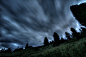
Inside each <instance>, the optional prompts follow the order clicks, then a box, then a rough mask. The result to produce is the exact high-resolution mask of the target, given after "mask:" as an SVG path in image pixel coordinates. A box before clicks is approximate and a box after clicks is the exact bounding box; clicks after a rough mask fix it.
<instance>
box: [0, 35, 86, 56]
mask: <svg viewBox="0 0 86 57" xmlns="http://www.w3.org/2000/svg"><path fill="white" fill-rule="evenodd" d="M10 56H11V57H86V37H84V38H82V39H80V40H78V41H75V42H71V43H64V44H61V45H59V46H56V47H52V46H51V45H49V46H46V47H41V48H37V49H34V48H29V49H25V50H22V51H18V52H13V53H1V54H0V57H10Z"/></svg>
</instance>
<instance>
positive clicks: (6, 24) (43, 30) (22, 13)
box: [0, 0, 84, 49]
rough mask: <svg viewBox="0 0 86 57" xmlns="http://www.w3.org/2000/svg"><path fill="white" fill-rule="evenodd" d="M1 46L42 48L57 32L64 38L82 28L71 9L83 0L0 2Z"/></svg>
mask: <svg viewBox="0 0 86 57" xmlns="http://www.w3.org/2000/svg"><path fill="white" fill-rule="evenodd" d="M0 1H1V2H0V8H1V9H0V15H1V17H0V30H1V33H0V34H1V36H0V43H1V47H0V48H2V47H5V48H8V47H10V48H12V49H14V48H16V47H17V46H23V47H24V46H25V44H26V43H29V45H32V46H38V45H43V40H44V37H48V39H49V41H50V40H53V36H52V35H53V33H54V32H57V33H58V34H59V36H60V37H64V38H65V34H64V32H69V33H71V31H70V29H69V28H70V27H74V28H78V29H80V24H79V26H77V23H78V21H77V20H76V19H75V18H74V17H73V15H72V13H71V11H70V6H71V5H75V4H78V3H79V2H80V1H84V0H46V1H45V0H21V1H20V0H0Z"/></svg>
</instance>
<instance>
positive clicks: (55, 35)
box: [53, 32, 60, 45]
mask: <svg viewBox="0 0 86 57" xmlns="http://www.w3.org/2000/svg"><path fill="white" fill-rule="evenodd" d="M53 37H54V42H55V43H54V45H59V40H60V39H59V35H58V34H57V33H56V32H54V35H53Z"/></svg>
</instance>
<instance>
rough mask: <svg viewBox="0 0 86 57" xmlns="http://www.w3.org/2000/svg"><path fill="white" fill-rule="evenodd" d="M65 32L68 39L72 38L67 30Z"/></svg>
mask: <svg viewBox="0 0 86 57" xmlns="http://www.w3.org/2000/svg"><path fill="white" fill-rule="evenodd" d="M65 34H66V37H67V39H68V40H71V38H70V34H69V33H67V32H65Z"/></svg>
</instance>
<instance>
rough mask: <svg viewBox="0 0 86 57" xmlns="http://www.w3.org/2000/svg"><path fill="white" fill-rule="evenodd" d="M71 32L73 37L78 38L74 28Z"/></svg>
mask: <svg viewBox="0 0 86 57" xmlns="http://www.w3.org/2000/svg"><path fill="white" fill-rule="evenodd" d="M71 31H72V32H73V37H76V35H77V32H76V30H75V29H74V28H71Z"/></svg>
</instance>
